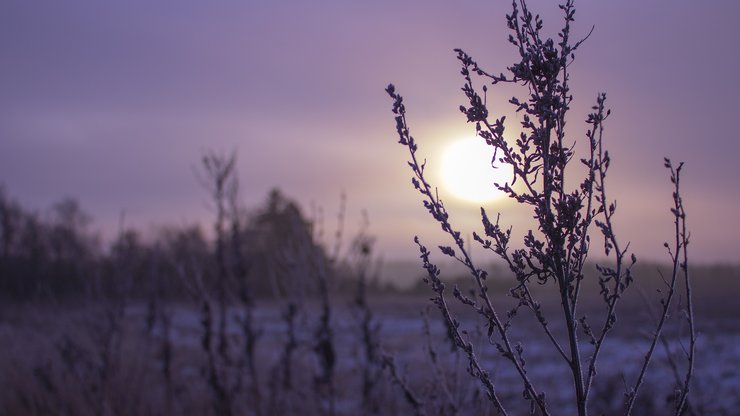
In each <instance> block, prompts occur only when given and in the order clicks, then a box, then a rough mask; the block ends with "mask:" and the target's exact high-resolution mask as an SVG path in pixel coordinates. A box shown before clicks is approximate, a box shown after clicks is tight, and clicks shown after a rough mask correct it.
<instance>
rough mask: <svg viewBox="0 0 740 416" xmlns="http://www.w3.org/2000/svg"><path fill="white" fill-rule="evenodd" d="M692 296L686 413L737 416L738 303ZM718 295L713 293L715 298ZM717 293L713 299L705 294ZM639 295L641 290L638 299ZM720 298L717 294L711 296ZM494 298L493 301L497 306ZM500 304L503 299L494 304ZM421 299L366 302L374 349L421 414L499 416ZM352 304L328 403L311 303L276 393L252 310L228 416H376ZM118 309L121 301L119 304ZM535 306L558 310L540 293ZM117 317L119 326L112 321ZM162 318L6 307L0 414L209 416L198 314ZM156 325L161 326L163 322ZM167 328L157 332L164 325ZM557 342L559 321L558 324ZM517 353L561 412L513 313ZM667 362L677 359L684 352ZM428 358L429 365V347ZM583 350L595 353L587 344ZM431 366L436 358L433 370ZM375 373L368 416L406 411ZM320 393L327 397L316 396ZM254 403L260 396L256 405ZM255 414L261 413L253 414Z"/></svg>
mask: <svg viewBox="0 0 740 416" xmlns="http://www.w3.org/2000/svg"><path fill="white" fill-rule="evenodd" d="M697 282H698V285H697V286H699V288H698V289H697V293H698V294H699V296H697V298H696V310H697V323H698V332H699V340H698V358H697V363H696V378H695V381H694V383H693V385H692V388H693V392H692V394H691V396H690V404H691V407H692V410H693V411H694V412H695V414H702V415H730V414H733V413H734V412H735V410H736V409H738V408H740V394H738V393H739V392H740V374H738V371H737V369H738V368H740V348H738V345H740V320H738V319H737V318H738V317H739V316H740V305H738V303H737V302H736V301H735V299H736V295H737V293H738V292H737V290H736V288H734V287H733V285H732V284H730V281H727V287H728V288H729V289H728V290H725V291H724V292H723V294H721V293H714V289H716V284H715V283H716V282H715V283H713V284H711V285H709V286H707V287H706V288H704V286H705V283H702V282H701V280H697ZM712 288H714V289H712ZM710 289H712V290H710ZM635 292H636V293H637V291H635ZM720 292H722V291H720ZM497 297H498V296H497ZM500 298H501V301H502V302H506V301H507V299H506V297H505V295H503V294H501V296H500ZM426 299H427V296H426V295H424V294H393V295H391V294H388V295H375V296H373V297H371V298H370V300H369V304H370V307H371V309H372V311H373V313H374V322H377V323H378V324H379V325H380V330H379V341H380V346H381V348H382V350H383V352H384V353H385V354H387V355H388V356H391V357H392V358H393V362H394V363H395V369H396V370H397V373H398V374H399V375H400V378H401V379H402V380H404V381H405V382H407V385H406V387H407V388H408V389H409V391H410V392H411V393H412V394H413V395H415V397H416V398H417V399H419V401H421V402H423V404H422V405H421V408H420V409H421V410H420V411H423V412H426V413H427V414H455V413H459V414H471V412H475V413H476V414H488V413H490V414H494V410H493V409H492V408H489V405H488V403H487V401H486V399H485V397H483V395H482V394H481V392H480V391H479V386H478V384H477V382H476V381H475V380H474V379H472V378H470V377H469V376H468V375H467V374H466V365H467V363H466V360H465V358H464V356H462V355H460V354H458V353H457V352H453V351H452V349H451V348H450V343H449V341H448V340H446V330H445V327H444V326H443V325H442V322H441V320H440V319H439V316H438V312H437V310H436V309H431V308H429V302H428V301H427V300H426ZM350 303H351V299H349V298H346V297H341V296H337V297H335V298H333V299H332V305H333V314H332V318H331V328H332V330H333V336H334V338H333V340H334V345H335V348H336V351H335V355H336V365H335V367H334V374H333V379H334V382H333V385H332V386H331V391H329V392H327V391H326V389H325V387H320V386H317V385H316V374H318V373H320V367H321V365H320V363H319V361H318V359H317V355H316V349H315V347H316V342H315V337H316V332H315V328H316V320H317V318H316V317H317V316H318V314H319V310H318V304H314V303H312V302H306V303H305V304H303V305H302V306H301V308H300V309H298V313H297V315H296V319H295V321H294V322H295V325H296V326H295V327H296V330H295V333H294V335H295V337H296V343H295V348H294V350H293V351H292V355H291V357H292V358H291V359H290V360H289V361H290V363H289V367H290V371H291V373H292V375H291V376H290V382H287V383H286V382H285V379H281V378H280V377H279V376H278V374H279V373H280V372H281V371H283V370H284V368H286V367H285V365H284V364H285V362H284V361H281V360H283V358H282V357H284V354H283V352H284V349H285V345H286V340H287V338H286V336H287V334H288V331H287V326H286V322H287V321H286V320H285V318H284V312H285V306H284V304H283V303H281V302H277V301H261V302H258V306H257V308H256V312H255V320H256V322H257V326H258V328H259V331H261V332H260V337H259V339H258V341H257V343H256V357H257V360H256V362H257V369H256V370H257V371H256V378H257V380H258V383H259V385H258V386H257V387H256V389H255V388H254V386H252V384H251V383H252V382H251V381H250V380H251V379H250V378H249V377H248V374H247V371H246V370H245V367H244V363H243V362H242V363H240V362H239V360H235V361H233V362H229V363H226V362H224V363H222V367H221V369H222V370H223V373H222V376H223V379H224V380H230V381H229V383H231V384H230V385H231V388H232V389H233V391H231V392H230V396H229V397H230V398H229V400H230V401H231V402H232V404H231V408H232V410H233V413H234V414H258V413H261V414H331V413H335V414H340V415H354V414H362V413H363V412H364V413H371V410H369V408H367V407H366V408H363V400H362V397H363V395H362V376H361V375H362V374H363V371H364V369H365V368H370V367H372V366H371V365H370V366H369V365H368V362H367V360H366V359H364V358H363V352H362V351H363V348H364V346H363V340H362V333H361V331H360V329H361V328H360V324H359V320H358V315H357V310H356V309H355V308H354V307H352V306H351V304H350ZM119 306H120V304H119ZM543 307H544V308H545V309H546V310H555V308H556V307H557V305H556V304H553V302H552V300H551V299H548V298H547V296H546V295H543ZM425 309H426V310H428V313H429V321H430V323H429V328H430V330H429V332H430V337H427V336H426V334H425V330H424V319H423V317H422V313H421V311H423V310H425ZM582 310H583V311H584V312H585V313H587V314H588V315H589V316H593V317H594V318H596V317H597V316H598V314H599V311H600V309H599V306H598V303H595V302H589V301H588V299H586V301H585V302H583V303H582ZM117 311H122V314H121V315H116V314H117ZM240 314H241V311H240V310H239V309H238V308H232V309H229V310H228V313H227V315H228V324H227V327H226V333H227V334H228V339H229V345H228V348H229V349H230V355H229V356H230V357H239V351H240V350H241V349H243V348H244V342H243V335H242V333H241V329H240V328H241V327H240V316H241V315H240ZM461 314H462V315H461V321H462V322H463V327H464V328H467V329H468V331H469V332H468V334H469V336H470V339H471V340H472V341H473V342H474V345H476V348H477V351H478V354H479V357H481V360H482V363H483V364H484V366H485V368H486V369H487V370H488V371H489V372H490V374H491V375H492V378H493V381H494V383H495V384H496V386H497V388H498V389H499V391H500V392H501V397H502V400H503V401H504V402H505V403H506V404H507V407H508V408H510V409H512V410H511V411H512V412H513V414H525V413H527V410H528V406H527V405H526V403H525V402H524V401H523V400H521V394H522V393H521V391H522V385H521V381H520V380H519V378H518V376H517V374H516V373H515V372H514V370H513V368H512V366H511V365H510V364H509V363H508V362H507V361H506V360H505V359H503V358H502V357H501V356H500V355H499V354H498V353H497V352H496V350H495V348H494V347H493V346H490V345H486V342H485V334H484V332H483V331H482V330H481V329H480V328H479V327H477V326H476V325H475V322H476V319H477V318H476V317H474V316H469V315H466V314H465V312H464V311H461ZM158 316H159V317H156V316H154V317H153V316H152V314H151V309H150V308H149V307H148V306H147V304H146V303H143V302H130V303H128V304H127V305H126V306H125V307H124V308H123V309H120V310H118V309H116V308H114V307H112V306H111V304H103V303H94V302H75V303H66V304H62V303H57V304H53V305H52V304H49V305H35V304H26V305H17V306H9V305H6V306H5V307H3V308H2V311H1V312H0V342H1V343H2V344H1V345H3V351H4V353H3V354H2V357H1V358H0V369H2V370H1V371H0V414H7V415H20V414H69V415H72V414H74V415H86V414H91V415H92V414H103V415H116V414H192V415H201V414H218V413H221V412H220V411H219V410H215V409H217V407H216V406H215V405H214V398H213V391H212V389H211V385H210V384H209V379H208V377H207V375H206V372H205V369H206V368H207V362H206V360H207V356H206V354H204V352H203V351H204V350H203V346H202V343H203V333H204V332H203V323H202V311H201V310H200V309H199V307H198V306H197V305H194V304H189V303H186V302H171V303H167V304H163V305H160V306H159V312H158ZM163 317H165V318H166V319H162V318H163ZM651 319H652V318H651V317H650V314H649V313H648V312H647V308H646V307H645V304H644V302H643V300H642V299H640V297H639V296H632V297H628V298H626V299H625V300H624V303H623V304H622V312H621V313H620V315H619V320H620V325H619V326H618V328H619V329H618V330H616V331H615V332H614V333H613V335H612V338H611V340H610V342H607V344H606V346H605V348H604V350H603V351H602V355H601V361H600V366H599V375H598V379H597V385H596V386H595V390H594V392H593V395H592V398H591V400H592V403H594V404H595V408H597V409H599V411H600V412H603V413H604V414H620V411H619V409H620V404H621V402H622V398H623V393H624V391H625V387H624V385H625V381H626V382H627V384H629V383H631V382H632V380H633V379H634V377H635V373H636V371H637V368H638V365H639V364H640V363H641V359H642V356H643V355H644V352H645V350H646V348H647V337H645V336H644V335H645V334H646V331H649V330H650V329H649V328H650V322H651ZM165 322H166V323H167V324H166V325H164V323H165ZM552 325H553V328H555V332H556V333H557V325H558V323H557V322H553V324H552ZM682 334H683V332H682V328H681V326H680V325H674V326H670V327H668V328H667V331H666V333H665V338H666V339H667V340H670V341H675V340H677V339H678V338H680V337H681V336H682ZM511 336H512V338H513V339H514V340H515V341H517V342H521V343H522V345H523V347H524V356H525V357H526V359H527V368H528V371H529V374H530V376H531V377H532V379H533V381H534V382H535V383H536V384H537V385H538V388H539V389H540V390H542V391H545V392H547V398H548V401H549V403H550V408H551V409H552V412H553V414H570V413H571V412H572V408H570V407H569V403H571V401H572V398H571V397H570V396H569V394H571V390H572V389H571V388H570V384H569V383H570V378H569V374H568V369H567V367H566V366H565V365H564V364H563V363H562V361H561V360H560V359H559V357H558V356H557V353H556V352H555V351H554V350H553V349H552V348H551V345H550V344H549V343H548V342H547V341H546V339H545V338H544V337H543V336H542V330H541V328H540V327H538V326H537V325H536V322H535V321H534V320H533V319H529V317H527V316H526V314H522V316H521V318H519V320H518V321H517V322H516V325H514V326H512V329H511ZM672 345H673V346H672V353H673V354H674V355H675V356H679V355H680V354H681V351H680V348H681V347H680V344H677V343H673V344H672ZM430 346H431V347H432V350H433V351H434V354H436V355H430V349H429V347H430ZM581 347H582V348H583V349H584V351H589V348H590V346H589V345H588V344H587V343H585V342H584V343H583V345H582V346H581ZM433 358H436V359H437V361H436V362H435V361H434V360H433ZM652 366H653V368H652V369H651V371H650V372H649V378H648V380H647V381H646V383H647V384H646V387H645V389H644V390H643V391H642V396H641V399H639V406H640V408H639V409H638V410H639V411H638V412H637V414H655V415H660V414H663V413H668V410H669V409H667V408H666V406H667V404H666V403H668V401H669V396H670V394H671V393H672V389H673V386H674V385H675V381H674V380H675V379H674V375H673V373H672V370H671V367H670V365H669V364H668V362H667V360H666V354H665V350H659V351H658V353H657V354H656V357H655V359H654V361H653V363H652ZM372 374H374V376H373V377H375V378H376V386H375V388H374V389H373V391H372V397H373V401H374V403H376V404H378V406H377V407H376V408H375V409H374V410H376V411H377V412H378V413H379V414H411V413H413V408H412V406H411V405H410V404H409V401H408V400H407V399H406V396H405V395H404V391H403V390H402V389H401V388H400V387H399V386H398V385H397V384H395V383H394V382H393V381H392V378H391V377H390V374H389V370H388V368H387V367H386V369H385V370H380V367H378V371H377V372H376V373H372ZM322 389H323V390H322ZM255 398H256V399H255ZM258 408H259V409H260V410H259V411H258V410H256V409H258Z"/></svg>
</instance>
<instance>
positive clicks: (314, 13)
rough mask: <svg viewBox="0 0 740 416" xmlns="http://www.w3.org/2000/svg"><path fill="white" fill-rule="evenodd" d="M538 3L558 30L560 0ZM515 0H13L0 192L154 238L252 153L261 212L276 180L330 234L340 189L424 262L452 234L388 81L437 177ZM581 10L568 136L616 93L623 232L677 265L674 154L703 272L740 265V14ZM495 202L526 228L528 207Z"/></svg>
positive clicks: (3, 78)
mask: <svg viewBox="0 0 740 416" xmlns="http://www.w3.org/2000/svg"><path fill="white" fill-rule="evenodd" d="M531 3H532V4H531V6H532V7H533V8H534V9H537V10H540V11H541V13H542V15H543V17H544V19H545V25H546V26H545V27H546V29H550V33H552V34H553V35H554V33H555V31H556V30H557V29H558V28H559V26H558V25H559V24H560V16H559V15H558V14H557V12H558V10H557V8H556V7H555V4H554V2H552V1H549V0H548V1H545V0H541V1H532V2H531ZM508 4H509V3H508V2H500V1H469V0H463V1H457V2H451V1H444V2H443V1H429V0H425V1H413V2H411V1H397V0H396V1H373V2H357V1H324V0H319V1H313V2H297V1H293V2H289V1H284V2H276V1H220V2H203V1H195V0H181V1H177V2H174V1H170V2H160V1H149V0H147V1H126V2H101V1H93V0H89V1H82V0H68V1H64V2H60V1H33V2H29V1H25V0H6V1H3V3H2V5H0V183H2V184H4V186H5V188H6V191H7V192H8V193H9V194H10V195H11V196H14V197H16V198H17V199H18V200H19V201H20V202H21V203H22V204H24V205H26V206H29V207H33V208H35V209H38V210H42V209H43V208H45V207H48V206H49V205H50V204H51V203H53V202H54V201H57V200H59V199H60V198H62V197H64V196H67V195H69V196H74V197H76V198H78V199H79V201H80V202H81V204H82V205H83V207H85V208H86V209H87V210H88V211H90V212H91V213H92V214H93V217H94V219H95V224H96V226H97V227H98V228H100V229H102V230H104V232H105V233H108V234H111V233H114V232H115V231H114V230H115V229H116V224H117V222H118V217H119V214H120V212H121V211H122V210H125V211H126V212H127V221H128V223H129V224H131V225H134V226H137V227H142V228H143V227H148V226H150V225H153V224H164V223H168V224H183V223H190V222H193V221H202V222H203V223H205V222H206V221H208V220H209V218H210V216H211V215H212V213H211V212H210V211H209V208H208V206H207V204H206V200H207V196H206V193H205V192H204V191H203V190H202V188H201V187H200V186H199V185H198V183H197V181H196V180H195V178H194V175H193V170H194V168H195V167H196V166H197V164H198V160H199V158H200V155H201V154H202V153H203V151H204V150H207V149H214V150H217V151H229V150H231V149H237V150H238V153H239V166H238V168H239V173H240V178H241V183H242V187H243V189H242V191H243V195H244V200H245V203H246V204H247V205H250V206H256V205H258V204H260V203H261V202H262V200H263V199H264V197H265V195H266V194H267V192H268V190H269V189H270V188H272V187H274V186H278V187H280V188H281V189H283V190H284V192H285V193H286V194H287V195H289V196H291V197H293V198H295V199H296V200H298V201H299V202H301V203H302V204H303V205H304V207H305V209H306V211H310V209H309V206H310V205H312V204H313V205H315V206H321V207H323V210H324V212H325V217H326V228H327V231H331V229H332V228H333V227H334V218H333V217H334V215H335V212H336V210H337V206H338V201H339V194H340V193H341V192H342V190H344V191H345V192H346V193H347V195H348V199H349V205H348V217H349V219H348V221H349V224H350V225H354V224H356V223H358V222H359V220H360V214H359V213H360V211H361V210H362V209H366V210H367V211H368V212H369V215H370V219H371V222H372V230H373V231H374V232H375V233H376V234H377V235H378V238H379V242H380V250H381V251H382V252H383V253H384V255H385V257H386V258H401V257H404V256H409V257H410V256H412V255H414V253H415V249H414V246H413V245H412V243H411V238H412V236H413V235H414V234H421V235H422V236H423V237H424V238H425V240H426V241H427V242H428V243H429V245H434V244H433V243H435V242H437V243H441V242H442V241H441V240H440V239H439V235H438V234H437V233H436V232H435V231H433V230H434V229H435V226H434V224H433V223H432V220H431V218H429V217H428V216H427V215H425V210H424V209H423V207H421V204H420V197H419V196H418V195H417V194H415V193H414V191H413V189H412V188H411V185H410V182H409V177H410V172H409V171H408V169H407V167H406V165H405V157H406V154H405V153H404V149H403V148H401V147H400V146H399V145H397V144H396V138H395V129H394V123H393V118H392V115H391V113H390V100H389V99H388V98H387V96H386V95H385V92H384V91H383V89H384V87H385V86H386V84H387V83H388V82H393V83H395V84H396V86H397V88H398V89H399V91H400V92H401V93H402V94H403V95H404V96H405V97H406V101H407V106H408V109H409V117H410V122H411V126H412V134H414V136H415V137H416V138H417V140H419V141H420V144H421V150H420V152H421V153H422V154H423V155H424V156H426V157H428V159H429V164H430V168H433V166H435V163H438V161H439V157H440V155H439V151H438V150H439V149H440V148H441V147H442V146H443V145H444V144H445V143H447V142H449V141H450V140H451V139H454V138H455V137H460V136H464V135H466V134H467V135H471V134H472V130H471V128H472V126H469V125H466V124H465V123H464V119H463V116H462V115H461V114H460V113H459V111H458V110H457V107H458V106H459V105H460V104H462V103H463V102H464V96H463V95H462V93H461V92H460V90H459V88H460V87H461V86H462V80H461V78H460V76H459V74H458V71H459V68H458V65H457V61H456V59H455V56H454V53H453V52H452V49H453V48H455V47H462V48H463V49H465V50H466V51H468V52H470V53H471V54H472V55H473V56H475V57H476V59H477V60H478V61H479V63H481V64H482V65H483V66H484V67H486V68H488V69H489V70H490V71H492V72H501V71H503V70H504V67H505V66H506V65H509V64H511V63H513V59H514V55H513V50H512V49H511V47H510V45H509V44H508V43H507V42H506V36H507V32H506V29H505V21H504V14H505V13H507V12H508V11H509V6H508ZM577 10H578V12H577V13H576V19H577V21H576V24H575V28H574V30H575V33H576V34H585V33H587V32H588V30H589V28H590V26H591V25H595V26H596V29H595V31H594V34H593V35H592V37H591V38H590V39H589V40H588V42H587V43H586V44H585V45H584V46H583V47H582V49H581V51H580V54H579V56H578V58H577V60H576V62H575V64H574V65H573V66H572V86H573V92H574V94H575V95H576V102H575V105H574V106H573V110H572V114H571V119H570V123H569V126H570V128H571V130H570V134H571V135H572V138H573V139H577V140H580V141H581V142H582V141H583V132H584V131H585V124H583V123H581V121H582V120H584V117H585V114H586V112H587V111H588V109H589V107H590V106H591V105H592V102H593V99H594V98H595V96H596V93H597V92H599V91H605V92H607V94H608V104H609V106H610V107H611V108H612V110H613V115H612V117H611V118H610V120H609V121H608V124H607V136H606V145H607V147H608V148H609V149H610V153H611V154H612V157H613V159H614V163H613V168H612V171H611V178H610V179H611V182H610V184H611V196H612V197H614V198H616V199H617V200H618V201H619V204H618V205H619V214H618V215H619V221H620V222H619V223H618V225H619V226H620V227H621V233H620V234H619V237H620V239H621V240H622V241H625V242H626V241H627V240H631V241H632V242H633V248H634V249H635V252H636V253H637V254H638V257H641V258H651V259H661V260H664V259H667V257H666V256H665V254H664V253H663V251H662V242H663V241H664V240H666V239H668V238H669V237H670V234H669V233H670V227H671V223H670V217H669V213H668V206H669V204H670V188H669V183H668V180H667V174H666V172H665V171H664V169H663V168H662V158H663V156H669V157H671V158H672V159H674V160H676V161H679V160H683V161H685V162H686V163H687V166H686V170H685V175H686V176H685V188H684V196H685V200H686V206H687V210H688V215H689V226H690V228H691V229H692V236H693V241H692V244H693V247H692V252H693V257H694V259H695V260H700V261H727V262H737V261H740V257H739V256H738V252H740V226H739V225H737V224H738V221H737V219H735V218H734V217H732V216H733V215H737V213H738V212H740V192H738V191H739V190H740V186H739V185H738V179H740V167H739V165H738V164H737V160H738V155H739V154H740V137H738V136H739V134H738V130H737V127H736V126H735V124H736V120H737V117H738V114H739V113H738V106H737V101H738V97H740V83H738V82H737V76H738V74H740V48H739V47H738V46H737V41H738V40H740V26H739V25H737V24H736V20H737V17H738V16H740V2H737V1H731V0H715V1H712V2H704V3H701V2H696V1H676V0H672V1H668V0H661V1H644V0H627V1H619V2H616V1H612V2H606V1H584V0H581V1H580V2H577ZM494 94H496V92H495V91H494ZM506 94H509V93H508V92H507V93H506ZM508 98H509V97H508V96H506V95H489V101H494V102H501V103H502V105H499V106H495V105H494V106H493V111H502V112H509V111H510V110H509V106H508V105H505V103H506V101H507V99H508ZM443 196H444V194H443ZM447 199H448V206H449V208H450V209H451V211H452V213H453V215H454V217H453V221H454V222H455V223H456V224H458V226H459V228H460V229H462V230H463V231H465V232H466V233H467V232H469V231H471V230H475V229H478V228H479V227H477V226H476V224H477V208H476V207H474V206H471V205H468V204H465V203H461V202H457V201H455V200H454V199H452V198H447ZM487 209H488V210H489V212H494V213H495V212H496V211H501V212H502V222H503V223H504V224H513V225H514V226H515V232H516V231H519V232H523V231H525V229H524V227H526V219H527V217H528V216H530V214H529V213H527V212H523V211H521V210H517V209H515V208H514V207H513V206H512V205H511V204H510V203H505V202H497V203H492V204H488V206H487ZM430 229H431V230H430Z"/></svg>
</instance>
